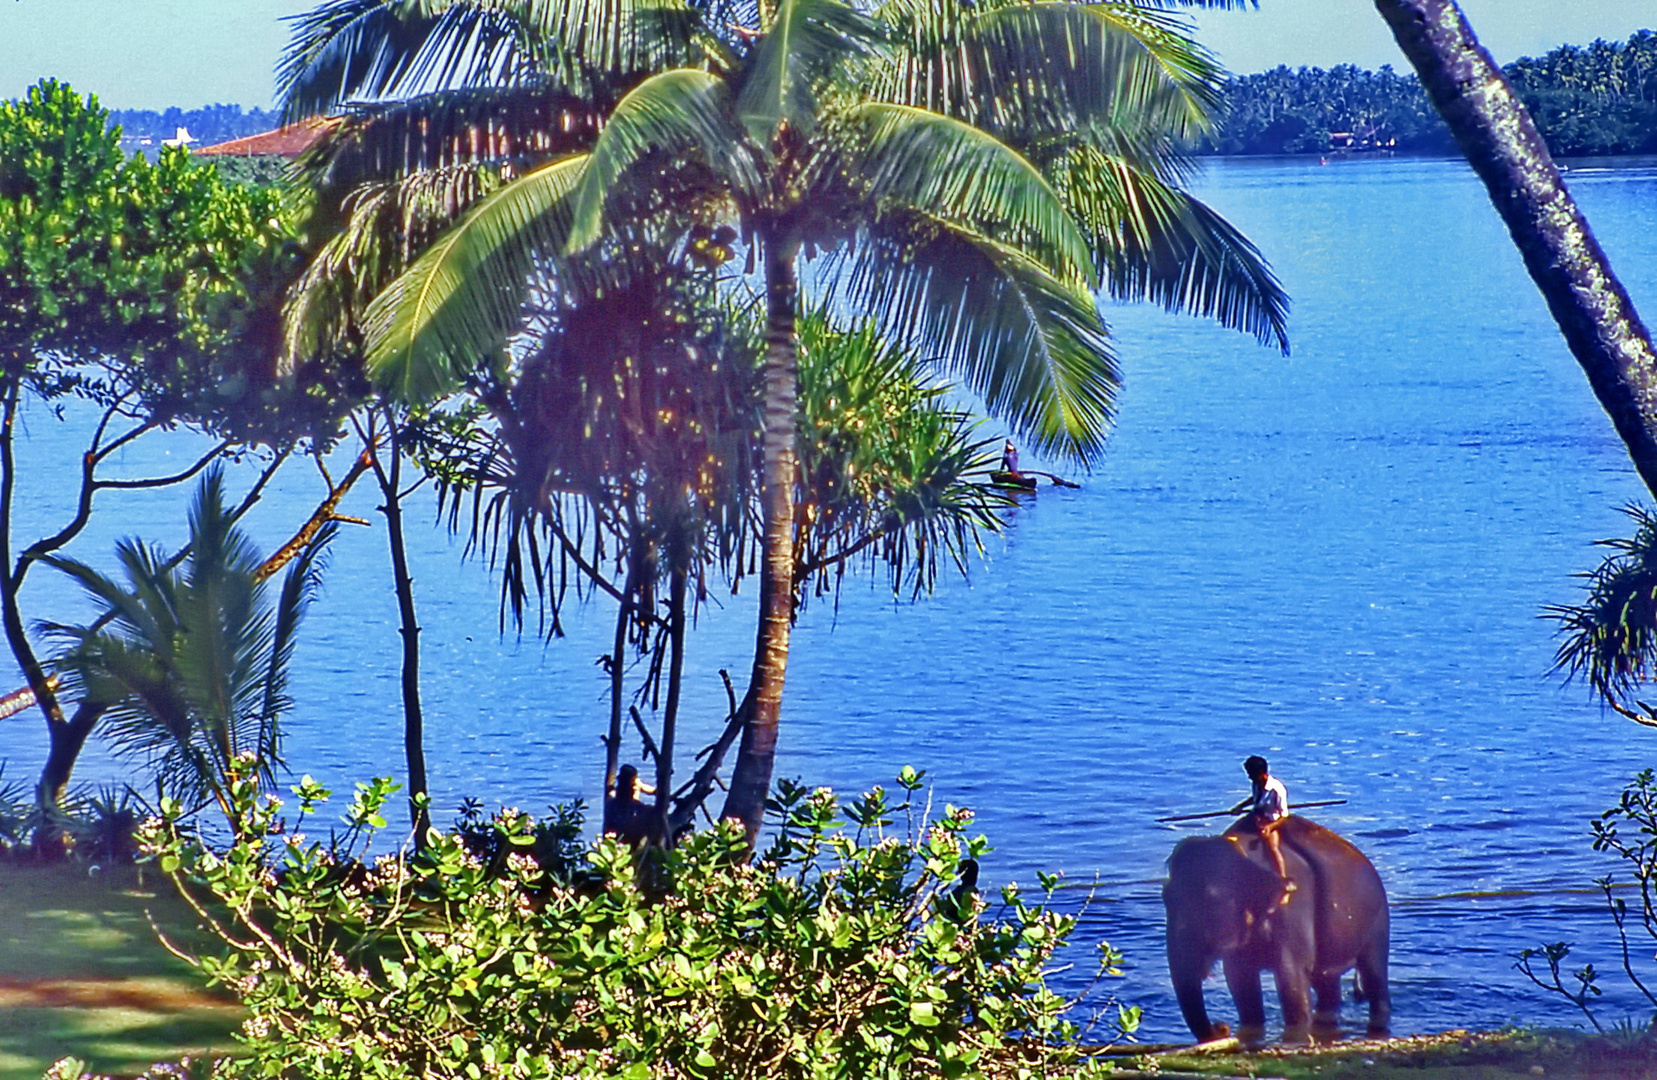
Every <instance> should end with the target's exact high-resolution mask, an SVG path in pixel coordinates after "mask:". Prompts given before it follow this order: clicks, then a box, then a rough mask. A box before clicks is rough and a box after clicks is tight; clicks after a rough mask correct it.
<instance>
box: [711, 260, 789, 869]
mask: <svg viewBox="0 0 1657 1080" xmlns="http://www.w3.org/2000/svg"><path fill="white" fill-rule="evenodd" d="M799 250H800V243H799V240H798V239H797V238H794V237H792V236H788V237H778V236H773V237H768V238H766V239H765V241H764V251H765V299H766V327H765V365H764V367H763V369H762V371H761V380H762V390H763V394H764V399H763V401H764V424H765V427H764V439H763V442H762V444H761V446H762V451H763V453H764V461H765V492H764V499H765V539H764V564H763V567H762V569H761V573H760V590H759V603H760V621H759V633H758V638H757V640H756V642H755V646H754V672H753V680H752V681H753V687H752V693H753V702H754V705H753V709H752V711H751V712H750V713H749V716H748V722H747V724H745V725H744V726H743V729H742V745H741V747H740V748H739V749H738V751H737V758H736V765H735V766H734V767H733V769H732V772H731V791H730V794H729V795H728V796H726V799H725V809H724V810H723V811H722V812H721V814H720V816H721V817H726V818H732V819H734V820H736V821H740V822H741V823H742V827H743V829H744V831H745V832H746V833H747V834H748V846H749V848H750V849H752V847H753V845H754V841H755V839H756V838H757V837H758V836H759V830H760V827H761V826H762V825H763V824H764V821H765V797H766V795H767V794H768V793H769V791H770V789H771V771H772V767H773V766H774V764H775V762H776V755H777V722H778V720H779V718H780V717H781V715H782V690H783V679H784V677H785V676H786V675H787V673H788V635H789V630H790V629H791V627H792V624H793V619H794V474H795V449H794V443H795V424H796V422H797V421H796V419H795V417H796V413H797V412H798V400H797V399H798V396H799V386H798V383H799V342H798V338H797V337H796V335H795V329H794V320H795V312H796V311H797V310H798V302H799V292H800V287H799V281H798V280H797V278H796V277H795V271H794V260H795V258H796V257H797V255H798V254H799Z"/></svg>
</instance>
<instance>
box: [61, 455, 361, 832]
mask: <svg viewBox="0 0 1657 1080" xmlns="http://www.w3.org/2000/svg"><path fill="white" fill-rule="evenodd" d="M331 535H332V534H331V532H327V533H324V534H322V535H321V536H320V537H319V539H318V540H317V541H316V542H315V543H313V544H311V545H310V546H308V547H307V548H306V550H305V551H304V552H303V553H302V554H301V556H300V557H299V558H298V559H297V560H295V562H294V563H293V564H292V566H291V567H290V569H289V571H288V575H287V577H286V579H285V580H284V582H283V585H282V590H281V594H280V597H279V598H278V600H277V601H276V603H275V604H274V605H272V604H271V602H270V600H269V598H268V596H267V595H266V589H265V585H264V583H263V582H262V581H261V579H260V569H261V567H260V560H259V556H258V554H257V553H256V552H255V551H254V549H253V546H252V544H251V542H250V541H249V540H248V538H247V536H246V535H245V534H243V533H242V532H241V530H240V529H238V528H237V527H236V525H235V517H234V514H233V513H231V511H230V510H229V509H228V508H227V507H226V506H225V504H224V485H223V478H222V476H221V474H220V473H219V472H218V471H217V470H213V471H211V472H209V473H208V474H207V475H206V476H205V477H203V478H202V482H201V485H200V487H199V488H198V489H197V492H196V497H195V500H194V502H193V503H192V504H191V508H190V547H189V556H188V558H187V559H184V560H182V566H181V565H179V564H180V559H179V558H177V557H173V558H167V557H164V556H163V555H162V554H161V552H159V551H158V550H156V549H154V548H151V547H148V546H146V545H143V544H141V543H139V542H137V541H135V540H125V541H122V542H121V543H120V544H119V545H118V546H117V549H116V556H117V559H118V561H119V562H120V564H121V566H122V568H123V570H124V572H125V577H126V581H125V582H124V583H121V582H117V581H114V580H112V579H110V578H107V577H104V576H103V575H101V574H99V573H98V572H97V571H95V570H93V569H91V568H90V567H88V566H86V565H85V564H83V563H79V562H76V561H74V560H72V559H63V558H55V557H54V558H48V559H47V560H46V561H47V562H48V563H49V564H50V565H53V566H55V567H57V568H58V569H60V570H62V571H64V572H65V573H67V574H68V575H69V576H70V577H72V578H74V579H75V580H76V581H77V582H79V583H80V585H81V586H82V588H84V589H85V590H86V592H87V593H88V594H89V595H90V596H91V598H92V599H93V600H94V601H95V602H96V603H98V604H99V605H100V606H102V607H104V608H105V609H107V610H109V611H111V612H112V613H113V614H114V616H115V617H114V620H113V623H112V625H111V626H110V627H109V628H108V629H97V628H95V627H65V626H50V627H48V629H49V630H50V631H51V632H53V633H54V634H55V635H56V636H58V637H60V638H63V639H65V640H67V641H68V642H69V647H68V648H67V649H66V650H65V651H64V652H63V653H62V654H60V655H59V657H58V658H57V660H56V661H55V665H56V667H57V668H58V670H59V671H60V673H61V674H62V675H63V676H64V678H65V681H66V682H67V683H68V684H70V685H71V686H73V687H74V688H76V689H78V690H80V691H81V692H82V694H83V696H84V697H85V698H86V699H87V700H90V701H94V702H97V703H100V704H104V705H107V706H108V707H109V712H108V714H107V717H108V718H107V720H106V723H105V731H106V734H108V736H109V737H110V738H111V740H112V741H113V742H114V743H115V746H116V749H117V752H118V753H122V754H129V755H136V756H139V757H143V758H145V759H147V760H148V762H149V763H150V764H151V765H152V766H154V767H155V769H156V771H157V775H158V778H159V779H160V780H161V782H162V784H163V787H164V788H165V789H166V793H167V794H169V795H174V796H177V797H180V798H184V799H186V800H187V801H190V802H199V801H202V800H205V799H207V798H209V797H211V796H212V795H215V794H216V795H220V796H222V795H223V794H224V788H225V780H226V777H227V776H228V775H229V773H230V771H231V768H232V763H233V762H234V761H235V759H236V758H237V757H238V756H239V755H242V754H251V755H253V758H254V763H255V764H254V768H255V770H256V774H257V775H258V776H260V777H262V778H263V779H265V780H267V781H268V780H270V779H271V778H272V777H273V776H274V768H275V766H276V765H277V764H278V763H279V761H280V758H279V756H278V753H279V749H280V737H279V736H280V730H279V721H280V718H281V715H282V714H283V713H284V712H285V711H286V710H287V709H288V707H289V705H290V702H289V700H288V698H287V694H286V687H287V670H288V662H289V660H290V659H291V657H292V654H293V643H294V634H295V631H296V630H297V629H298V626H299V623H300V620H301V619H302V617H303V615H304V612H305V609H306V607H307V606H308V605H309V603H310V601H311V599H312V598H313V596H314V595H315V593H316V590H317V588H318V584H319V563H318V559H319V557H320V553H321V551H322V549H323V547H324V545H326V543H327V542H328V537H329V536H331Z"/></svg>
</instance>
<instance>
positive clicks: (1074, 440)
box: [842, 212, 1119, 460]
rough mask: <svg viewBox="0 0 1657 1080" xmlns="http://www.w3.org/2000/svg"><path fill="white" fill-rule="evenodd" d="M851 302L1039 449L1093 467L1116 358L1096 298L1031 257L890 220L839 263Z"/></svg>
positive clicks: (965, 232)
mask: <svg viewBox="0 0 1657 1080" xmlns="http://www.w3.org/2000/svg"><path fill="white" fill-rule="evenodd" d="M842 266H843V271H844V274H845V276H844V279H843V281H844V284H845V287H846V289H847V291H848V293H849V296H850V298H851V299H852V300H853V301H854V302H855V303H857V304H858V306H859V307H860V308H862V309H863V310H868V311H871V312H872V313H873V314H874V315H875V317H876V318H877V319H878V320H879V321H880V322H881V324H882V326H883V327H884V328H886V330H887V332H888V333H890V334H892V335H893V336H895V337H897V338H898V339H900V340H908V341H916V342H921V343H924V344H923V345H922V348H923V349H924V350H925V351H926V352H927V353H928V354H929V355H932V356H935V357H937V358H938V362H939V363H940V365H941V366H942V367H943V368H944V370H945V371H947V372H949V373H950V374H952V375H955V376H958V377H959V378H961V379H962V381H963V382H965V383H966V385H967V386H968V387H969V388H970V389H971V390H973V391H974V392H975V393H977V394H979V395H980V396H982V397H983V399H984V401H985V403H986V404H988V406H989V407H990V410H991V411H992V412H993V413H995V414H996V415H998V416H1001V417H1003V418H1005V419H1006V420H1007V422H1008V423H1009V424H1011V425H1012V427H1013V428H1014V430H1015V431H1017V432H1018V433H1019V435H1020V436H1021V437H1022V438H1024V439H1025V440H1026V441H1028V442H1029V443H1030V444H1031V445H1032V446H1033V447H1034V448H1036V449H1037V450H1039V451H1041V452H1044V453H1049V454H1057V455H1062V456H1068V457H1073V458H1080V459H1082V460H1089V459H1092V458H1094V457H1096V456H1097V455H1098V454H1099V453H1100V452H1102V451H1103V449H1104V440H1105V435H1106V433H1107V432H1108V431H1109V428H1110V421H1111V418H1112V416H1113V414H1114V411H1115V403H1114V399H1115V391H1116V387H1117V385H1118V381H1119V380H1118V376H1117V369H1116V359H1115V356H1114V354H1113V352H1112V350H1111V347H1110V341H1109V338H1108V336H1107V334H1106V330H1105V327H1104V324H1103V322H1102V321H1101V320H1100V318H1099V313H1098V311H1097V309H1096V308H1095V306H1094V303H1093V299H1092V297H1091V296H1090V295H1089V294H1088V293H1087V292H1086V291H1084V290H1079V289H1077V288H1075V287H1074V286H1073V285H1070V284H1067V283H1066V282H1064V281H1061V280H1060V279H1058V278H1057V277H1055V276H1054V275H1053V274H1052V273H1051V272H1050V271H1049V270H1048V269H1047V268H1045V267H1044V266H1042V264H1041V263H1039V262H1037V261H1036V260H1035V259H1033V258H1031V257H1030V256H1029V255H1028V254H1027V253H1025V252H1023V251H1021V250H1019V249H1018V248H1015V247H1012V246H1010V245H1008V244H1004V243H1001V242H998V241H996V240H994V239H992V238H990V237H988V236H985V235H984V234H982V233H979V232H976V231H974V230H972V229H970V228H967V227H964V226H961V225H957V224H953V223H951V222H949V221H947V220H945V219H943V218H941V217H937V216H934V215H927V214H921V213H915V212H909V213H891V214H887V215H885V216H883V217H881V218H880V219H878V220H876V221H874V222H872V223H871V224H870V226H869V228H868V230H867V233H866V235H865V236H864V237H862V238H860V240H859V242H858V243H857V244H856V245H855V246H854V247H853V248H852V249H851V251H850V253H849V254H847V255H846V257H845V260H844V262H843V263H842Z"/></svg>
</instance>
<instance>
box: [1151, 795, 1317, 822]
mask: <svg viewBox="0 0 1657 1080" xmlns="http://www.w3.org/2000/svg"><path fill="white" fill-rule="evenodd" d="M1345 805H1346V800H1345V799H1324V800H1323V801H1322V802H1297V803H1290V804H1289V809H1290V810H1307V809H1310V808H1311V807H1314V806H1345ZM1246 813H1248V811H1247V810H1210V811H1209V812H1208V813H1206V814H1175V815H1174V816H1173V817H1159V818H1157V821H1159V822H1162V821H1196V820H1198V819H1199V818H1211V817H1231V816H1233V815H1239V816H1240V815H1242V814H1246Z"/></svg>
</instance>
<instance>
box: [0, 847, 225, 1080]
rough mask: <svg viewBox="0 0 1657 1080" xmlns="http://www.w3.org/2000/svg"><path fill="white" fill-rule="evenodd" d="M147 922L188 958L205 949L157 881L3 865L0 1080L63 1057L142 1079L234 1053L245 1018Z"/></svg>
mask: <svg viewBox="0 0 1657 1080" xmlns="http://www.w3.org/2000/svg"><path fill="white" fill-rule="evenodd" d="M146 912H148V915H146ZM150 916H153V917H154V919H155V921H156V923H157V924H158V925H159V926H161V927H162V928H163V929H164V930H165V931H166V932H167V934H168V935H169V936H170V937H172V938H174V940H177V941H179V942H180V943H181V944H183V945H185V946H186V947H192V946H194V945H196V944H198V943H199V944H203V945H205V943H206V939H205V937H203V936H200V935H198V934H197V932H196V929H195V923H196V919H195V915H194V913H192V912H191V911H190V910H189V909H188V908H187V907H185V906H184V904H183V902H182V901H180V900H179V899H178V897H177V896H176V895H174V894H173V891H172V886H171V884H170V883H168V882H167V880H166V879H165V878H163V877H161V875H159V874H157V873H155V872H153V871H151V872H149V873H142V872H141V871H140V870H139V869H138V868H134V867H117V868H113V869H111V870H108V871H103V872H98V873H93V874H88V872H87V868H86V867H85V866H81V865H76V864H73V863H64V864H51V865H36V864H27V863H7V862H0V1080H25V1078H27V1080H39V1077H40V1075H41V1073H43V1072H44V1071H45V1070H46V1068H47V1067H48V1066H50V1065H51V1063H52V1062H54V1061H56V1060H58V1059H59V1058H62V1057H67V1056H74V1057H78V1058H80V1059H82V1060H83V1061H85V1062H86V1063H87V1064H88V1065H89V1066H91V1067H92V1069H94V1070H95V1071H97V1072H101V1073H112V1074H116V1075H134V1074H136V1073H139V1072H142V1071H143V1070H144V1069H145V1068H146V1067H147V1066H149V1065H151V1064H153V1063H154V1062H157V1061H166V1060H170V1059H171V1060H176V1059H177V1058H179V1057H182V1056H183V1055H185V1054H191V1053H201V1052H203V1051H206V1050H217V1051H223V1050H228V1049H230V1048H231V1047H232V1046H233V1045H234V1044H233V1042H232V1039H231V1034H232V1032H234V1031H235V1029H236V1025H237V1024H238V1023H239V1021H240V1017H241V1012H240V1009H239V1008H238V1007H237V1006H236V1005H235V1003H234V1002H233V1001H230V1000H228V999H225V998H223V997H218V996H214V995H210V994H208V993H206V992H204V991H203V989H202V986H201V981H200V977H199V976H198V975H196V974H195V972H193V971H192V970H191V969H190V968H189V966H188V965H186V964H184V963H183V962H182V961H180V960H179V959H177V958H176V957H174V956H172V955H170V954H169V953H168V952H167V951H166V950H165V949H163V948H162V947H161V945H160V943H159V942H158V941H156V938H155V933H154V931H153V930H152V929H151V927H150V922H149V917H150Z"/></svg>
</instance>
